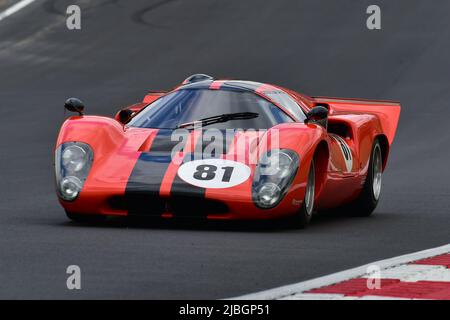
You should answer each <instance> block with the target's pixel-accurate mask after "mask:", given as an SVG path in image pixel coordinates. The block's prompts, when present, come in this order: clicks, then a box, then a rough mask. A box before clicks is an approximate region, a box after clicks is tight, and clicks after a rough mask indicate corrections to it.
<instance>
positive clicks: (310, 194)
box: [305, 163, 315, 216]
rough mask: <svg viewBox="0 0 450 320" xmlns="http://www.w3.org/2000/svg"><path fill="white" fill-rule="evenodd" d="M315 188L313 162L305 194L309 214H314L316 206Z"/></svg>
mask: <svg viewBox="0 0 450 320" xmlns="http://www.w3.org/2000/svg"><path fill="white" fill-rule="evenodd" d="M314 189H315V177H314V164H312V163H311V168H310V169H309V175H308V183H307V185H306V194H305V207H306V214H307V215H308V216H310V215H311V214H312V212H313V208H314Z"/></svg>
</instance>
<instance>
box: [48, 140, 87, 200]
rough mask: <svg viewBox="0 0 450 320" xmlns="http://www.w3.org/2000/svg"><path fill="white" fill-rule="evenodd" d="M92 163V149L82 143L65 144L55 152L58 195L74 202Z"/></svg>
mask: <svg viewBox="0 0 450 320" xmlns="http://www.w3.org/2000/svg"><path fill="white" fill-rule="evenodd" d="M93 161H94V154H93V152H92V148H91V147H90V146H89V145H88V144H86V143H82V142H66V143H63V144H62V145H60V146H59V147H58V148H57V149H56V152H55V174H56V188H57V191H58V195H59V196H60V197H61V198H62V199H63V200H65V201H74V200H75V199H76V198H77V197H78V195H79V194H80V192H81V190H82V189H83V185H84V182H85V181H86V179H87V177H88V174H89V171H90V170H91V167H92V163H93Z"/></svg>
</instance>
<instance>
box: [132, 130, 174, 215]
mask: <svg viewBox="0 0 450 320" xmlns="http://www.w3.org/2000/svg"><path fill="white" fill-rule="evenodd" d="M171 135H172V130H166V129H160V130H159V131H158V133H157V135H156V136H155V138H154V140H153V143H152V145H151V147H150V151H149V152H143V153H142V154H141V155H140V157H139V159H138V160H137V162H136V165H135V167H134V169H133V171H132V173H131V175H130V177H129V180H128V184H127V187H126V190H125V199H124V201H125V204H124V207H126V208H128V213H129V214H130V215H133V214H136V215H140V214H149V215H152V214H155V215H158V214H161V213H163V212H164V211H165V210H166V204H165V202H164V200H163V199H161V198H160V196H159V189H160V187H161V183H162V181H163V178H164V175H165V173H166V171H167V168H168V167H169V164H170V162H171V152H172V150H173V148H174V147H175V146H176V145H177V144H178V143H179V141H172V139H171Z"/></svg>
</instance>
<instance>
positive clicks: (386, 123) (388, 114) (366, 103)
mask: <svg viewBox="0 0 450 320" xmlns="http://www.w3.org/2000/svg"><path fill="white" fill-rule="evenodd" d="M313 100H314V103H315V104H327V105H329V106H330V116H332V115H333V114H346V113H367V114H373V115H376V116H378V118H379V119H380V123H381V127H382V130H383V133H384V134H385V135H386V137H387V139H388V141H389V144H392V141H394V137H395V132H396V131H397V125H398V120H399V118H400V109H401V106H400V102H398V101H390V100H369V99H353V98H350V99H347V98H334V97H313Z"/></svg>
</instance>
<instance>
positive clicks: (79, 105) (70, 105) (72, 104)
mask: <svg viewBox="0 0 450 320" xmlns="http://www.w3.org/2000/svg"><path fill="white" fill-rule="evenodd" d="M64 108H66V109H67V110H69V111H70V112H77V113H78V114H79V115H80V116H82V115H83V114H84V103H83V102H82V101H81V100H80V99H77V98H69V99H67V100H66V102H65V103H64Z"/></svg>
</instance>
